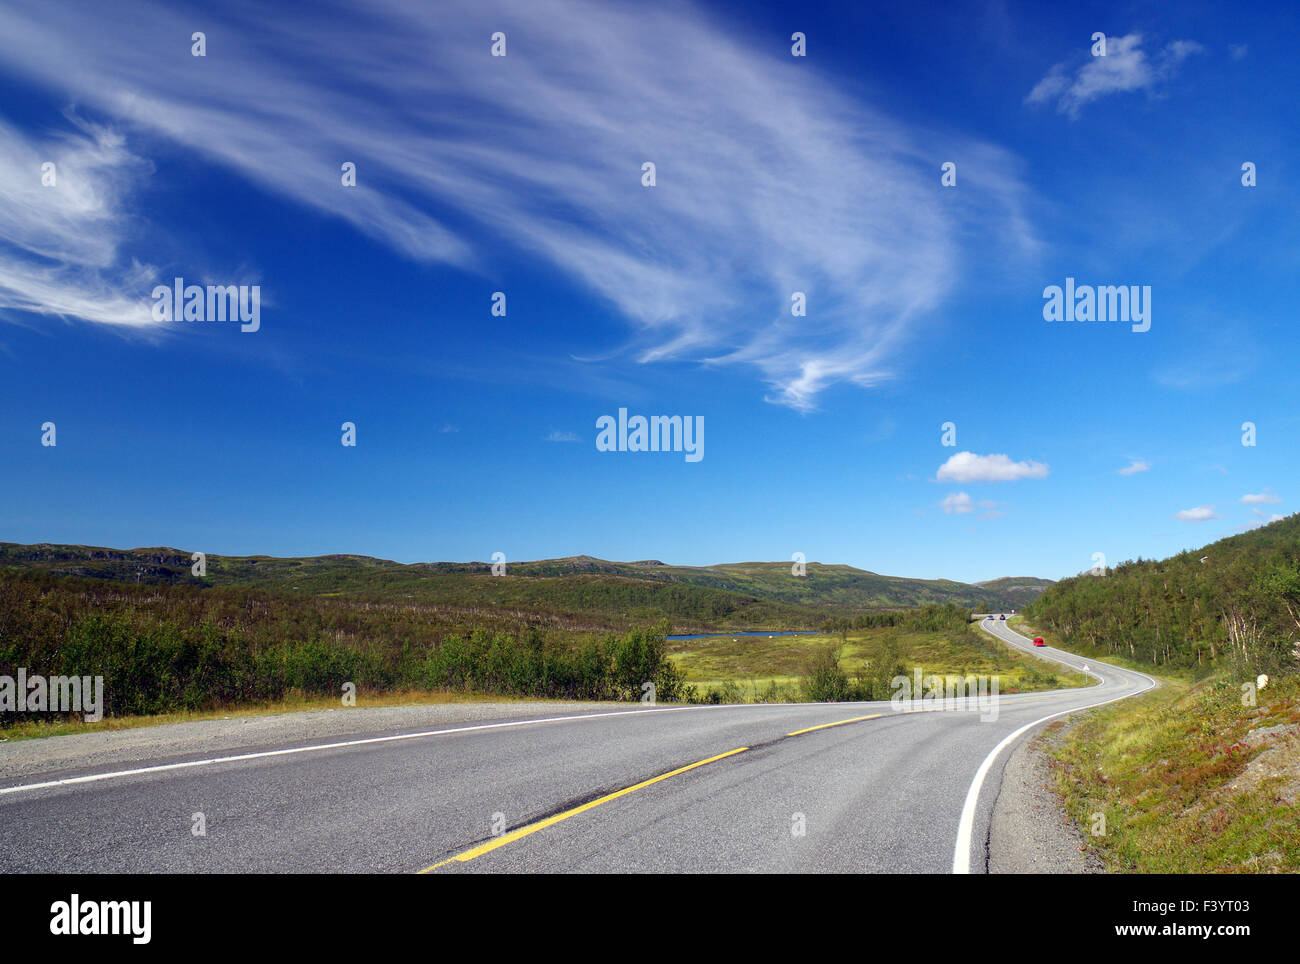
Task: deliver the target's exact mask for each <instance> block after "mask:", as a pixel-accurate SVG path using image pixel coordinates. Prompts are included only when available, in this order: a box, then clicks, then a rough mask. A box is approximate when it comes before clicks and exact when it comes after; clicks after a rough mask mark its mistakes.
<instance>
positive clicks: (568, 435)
mask: <svg viewBox="0 0 1300 964" xmlns="http://www.w3.org/2000/svg"><path fill="white" fill-rule="evenodd" d="M546 441H548V442H576V441H578V436H576V435H574V434H573V433H572V432H558V431H556V432H551V433H550V434H549V435H547V436H546Z"/></svg>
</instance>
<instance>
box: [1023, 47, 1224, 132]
mask: <svg viewBox="0 0 1300 964" xmlns="http://www.w3.org/2000/svg"><path fill="white" fill-rule="evenodd" d="M1204 49H1205V48H1204V47H1202V46H1201V45H1200V44H1198V43H1197V42H1196V41H1194V40H1175V41H1173V42H1172V43H1169V44H1166V45H1165V47H1164V48H1163V49H1161V50H1159V51H1157V52H1156V53H1155V54H1154V55H1153V56H1150V57H1148V55H1147V52H1146V51H1145V50H1143V49H1142V35H1141V34H1140V33H1131V34H1127V35H1125V36H1123V37H1109V38H1107V41H1106V56H1104V57H1094V56H1092V54H1091V51H1088V52H1087V53H1085V54H1084V55H1083V56H1084V60H1083V63H1082V66H1076V67H1073V68H1072V67H1071V66H1070V65H1069V64H1068V63H1065V62H1062V63H1059V64H1056V65H1055V66H1053V67H1052V69H1051V70H1049V71H1048V72H1047V74H1046V76H1044V77H1043V79H1042V80H1040V81H1039V82H1038V83H1037V84H1035V85H1034V89H1033V90H1031V91H1030V92H1029V94H1028V96H1026V97H1025V103H1026V104H1050V103H1053V102H1055V104H1056V109H1057V112H1058V113H1061V114H1068V115H1069V116H1070V117H1071V118H1075V117H1078V116H1079V111H1080V110H1081V109H1082V108H1083V106H1084V105H1085V104H1088V103H1091V102H1092V101H1094V100H1097V99H1098V98H1101V97H1105V96H1106V95H1108V94H1119V93H1125V92H1131V91H1136V90H1146V91H1148V92H1150V91H1153V90H1154V89H1155V88H1156V86H1157V85H1158V84H1160V83H1162V82H1164V81H1166V80H1168V79H1169V78H1170V77H1172V76H1173V74H1174V71H1175V69H1176V68H1177V67H1178V65H1179V64H1181V63H1182V62H1183V61H1184V60H1186V59H1187V58H1188V57H1190V56H1191V55H1192V54H1195V53H1200V52H1201V51H1203V50H1204Z"/></svg>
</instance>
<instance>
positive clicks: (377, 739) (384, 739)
mask: <svg viewBox="0 0 1300 964" xmlns="http://www.w3.org/2000/svg"><path fill="white" fill-rule="evenodd" d="M713 708H714V707H703V706H698V707H697V706H664V707H656V708H655V709H652V710H620V711H618V712H615V713H580V714H578V715H576V716H550V717H543V718H541V719H529V720H510V721H508V722H505V723H480V724H478V725H476V726H458V727H452V728H450V729H446V730H423V731H421V732H419V733H398V734H396V735H394V736H371V737H365V738H364V739H359V740H343V741H340V742H337V743H314V744H312V745H311V746H295V747H289V748H287V749H282V750H260V751H258V752H256V753H240V754H237V755H234V756H217V757H210V758H208V759H206V760H185V761H182V762H180V763H160V764H158V765H157V766H151V767H136V768H134V769H131V770H113V771H110V772H108V773H91V774H89V775H87V776H84V777H66V778H64V779H62V780H47V781H45V782H44V783H24V784H20V785H19V786H15V787H0V795H2V794H6V793H20V792H22V791H23V790H44V789H46V788H48V787H61V786H67V785H69V784H73V783H95V782H97V781H99V780H112V779H115V778H117V777H129V776H136V775H137V774H141V773H162V772H164V771H167V770H182V769H185V768H186V767H204V766H211V765H212V764H214V763H234V762H237V761H239V760H257V759H261V758H263V757H273V756H288V755H290V754H292V753H311V752H313V751H316V750H337V749H340V748H342V747H349V746H365V745H366V744H370V743H395V742H397V741H398V740H414V739H418V738H419V737H424V736H445V735H447V734H449V733H469V732H471V731H473V730H498V729H503V728H505V727H509V726H527V725H528V724H530V723H563V722H568V721H570V720H594V719H602V718H605V717H610V716H631V715H633V714H637V713H671V712H673V711H674V710H692V709H713Z"/></svg>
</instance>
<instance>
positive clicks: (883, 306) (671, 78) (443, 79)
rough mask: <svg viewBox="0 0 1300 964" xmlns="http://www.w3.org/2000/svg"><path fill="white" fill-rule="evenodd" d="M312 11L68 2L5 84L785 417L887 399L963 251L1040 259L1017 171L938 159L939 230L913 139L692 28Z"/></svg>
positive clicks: (737, 34)
mask: <svg viewBox="0 0 1300 964" xmlns="http://www.w3.org/2000/svg"><path fill="white" fill-rule="evenodd" d="M320 9H321V10H323V11H328V12H329V14H330V15H329V16H328V17H326V16H321V15H318V14H315V13H304V12H303V11H300V10H296V9H295V10H292V11H289V10H283V11H280V10H278V9H277V8H275V7H256V8H255V7H252V6H247V7H246V6H234V7H231V8H227V9H226V10H224V11H220V12H218V11H214V10H212V9H206V10H203V11H202V15H201V16H200V15H199V12H198V11H197V8H195V7H193V6H192V5H189V4H169V5H168V6H166V7H162V6H159V5H156V4H153V3H146V2H142V0H141V2H133V0H120V2H118V3H115V4H114V5H112V8H111V10H110V9H109V8H108V7H106V6H104V5H102V4H98V3H91V2H87V0H82V2H75V0H74V2H71V3H69V4H66V5H65V6H64V7H63V8H62V12H63V16H61V17H58V18H54V17H50V16H49V12H48V8H47V7H46V5H45V4H44V3H42V2H38V0H14V2H12V3H9V4H7V5H6V7H5V10H4V12H3V13H2V14H0V57H3V59H4V60H5V61H6V63H7V65H8V66H9V68H10V69H11V70H12V71H15V72H17V73H19V74H21V75H24V76H26V77H28V78H31V79H34V80H35V81H37V82H40V83H43V84H45V85H47V86H49V87H50V88H52V89H54V90H57V91H62V92H64V93H66V94H67V95H68V96H69V97H71V98H73V99H75V100H76V101H77V102H78V103H82V104H86V105H93V107H94V108H95V109H97V110H99V111H101V112H103V113H105V114H106V115H108V116H109V117H111V118H112V119H113V120H114V121H116V122H117V123H120V124H122V125H124V126H126V127H127V128H129V129H130V130H132V131H138V132H141V133H144V134H147V135H149V136H152V137H158V138H164V139H166V140H167V141H170V142H172V143H175V144H179V145H181V146H183V147H184V148H186V149H188V150H189V151H191V152H193V153H194V154H197V155H199V156H201V157H204V158H206V159H207V160H209V161H210V162H213V163H217V164H221V165H225V166H227V167H229V168H232V169H234V170H236V171H237V172H239V173H240V174H241V175H243V176H244V177H246V178H248V179H249V180H251V181H253V182H255V183H256V184H258V185H260V186H261V187H263V188H264V189H266V190H268V191H271V192H273V193H274V194H276V195H278V196H281V197H285V198H289V199H291V200H293V201H295V202H297V203H299V204H301V205H303V206H305V207H308V208H310V209H313V210H315V211H316V212H319V213H320V214H323V215H325V216H328V217H334V218H340V219H343V220H345V221H347V222H348V223H350V224H352V225H353V226H354V227H355V228H356V229H357V230H358V231H360V232H362V233H364V234H366V235H367V236H369V237H372V238H375V239H377V240H379V241H381V242H382V243H384V244H386V245H388V246H390V247H391V248H392V249H394V250H395V251H397V252H400V253H401V254H402V255H404V256H406V257H409V258H412V259H417V260H420V261H428V262H435V263H443V264H448V265H453V266H456V267H458V268H463V269H466V270H484V271H486V270H487V269H488V268H489V267H490V265H491V263H492V261H493V259H494V258H495V257H497V255H498V253H499V252H500V251H501V250H502V249H503V246H510V247H514V248H516V249H519V250H521V251H523V252H526V253H529V254H532V255H536V256H539V257H540V258H542V259H544V260H546V261H548V262H549V263H550V264H552V265H553V266H554V267H555V268H556V269H558V270H559V271H560V272H562V273H563V274H564V275H566V276H568V277H570V278H572V279H576V280H577V281H578V282H580V283H581V284H582V285H584V286H585V287H586V288H588V289H589V290H590V291H592V292H594V293H595V294H596V295H598V296H599V297H601V298H603V299H604V300H605V301H607V303H609V304H610V305H611V306H612V307H613V308H614V309H616V310H617V312H618V313H619V314H620V315H621V316H622V317H623V318H625V319H626V320H627V321H628V323H629V324H630V326H631V328H632V329H633V337H632V339H631V342H630V344H629V345H628V347H627V351H628V352H629V355H630V357H632V358H635V359H637V360H639V361H642V362H653V361H657V360H662V359H689V360H696V361H703V362H708V363H712V364H731V365H736V364H740V365H748V366H752V367H753V368H754V369H755V370H756V371H757V372H758V373H759V374H760V375H761V377H762V378H763V379H764V380H765V381H766V382H767V383H768V384H769V385H770V386H771V394H770V396H769V397H770V399H771V400H772V401H775V402H779V403H782V404H786V405H789V406H792V407H794V408H796V409H801V410H807V409H810V408H813V407H815V404H816V398H817V396H818V394H819V393H820V392H822V391H823V390H824V389H826V388H827V387H829V386H830V385H833V384H836V383H844V382H847V383H852V384H856V385H861V386H867V385H872V384H875V383H877V382H879V381H881V380H883V379H886V378H889V377H891V375H892V374H894V371H895V368H896V365H897V361H898V357H899V355H900V353H901V351H902V350H903V348H904V346H905V344H906V343H907V341H908V339H909V338H910V337H911V335H912V334H913V333H914V332H915V331H916V330H917V328H918V326H919V325H920V323H921V322H922V321H923V320H924V319H925V318H926V317H927V315H929V314H930V313H932V312H934V311H935V310H936V309H937V308H938V307H939V306H940V305H941V304H942V302H943V300H944V298H945V296H946V295H947V294H948V293H949V292H950V291H951V290H952V289H953V287H954V286H955V285H956V283H957V281H958V279H959V277H960V276H961V273H962V271H963V268H964V267H965V264H964V262H965V260H966V258H965V256H964V255H963V250H962V248H961V244H960V239H961V238H962V237H963V235H964V234H966V233H968V232H969V233H972V234H974V233H977V234H978V235H979V237H980V238H981V244H980V245H979V246H972V248H976V249H979V250H982V249H983V247H984V246H985V241H984V240H983V239H987V238H988V237H994V238H998V239H1001V240H1002V241H1003V242H1004V243H1005V249H1006V251H1010V252H1013V253H1024V252H1026V251H1030V250H1032V249H1033V248H1034V245H1035V244H1036V241H1035V239H1034V237H1033V232H1032V230H1031V228H1030V227H1029V226H1028V220H1027V219H1026V217H1025V215H1024V213H1023V205H1024V203H1025V198H1026V195H1027V192H1026V189H1025V188H1024V187H1023V184H1022V182H1021V181H1020V180H1019V179H1018V177H1017V176H1016V174H1015V173H1013V172H1015V171H1016V170H1017V168H1018V164H1017V162H1016V159H1015V158H1014V157H1013V156H1011V155H1009V154H1008V153H1007V152H1005V151H1002V150H1000V149H999V148H997V147H995V146H993V145H990V144H987V143H983V142H980V141H978V140H974V139H965V140H963V139H961V138H957V139H955V140H953V139H948V140H946V141H945V143H946V145H947V147H946V150H949V151H951V152H952V153H953V155H954V156H956V157H958V158H959V159H961V160H962V161H963V165H962V177H963V183H964V184H967V185H970V186H971V187H973V188H974V190H972V191H969V192H965V193H964V194H963V195H962V196H961V197H960V198H957V197H954V198H952V199H951V201H950V202H949V203H940V195H939V189H938V186H937V185H938V163H939V161H940V160H942V158H938V157H935V156H933V155H932V154H930V153H929V152H928V151H926V150H923V149H922V148H921V147H920V146H919V144H920V142H921V141H923V140H924V132H918V131H917V130H915V129H914V128H912V127H910V126H909V125H908V124H905V123H903V122H902V121H900V120H898V119H896V118H894V117H891V116H890V115H889V114H888V113H887V111H885V110H882V109H880V108H879V107H877V106H874V105H871V104H866V103H863V102H861V101H858V100H855V99H851V98H849V97H847V96H845V95H844V94H842V93H840V92H839V91H838V90H837V89H836V88H835V86H834V83H833V78H832V77H827V76H825V75H822V74H821V73H819V72H818V70H817V68H816V66H815V65H812V64H810V63H809V62H807V61H803V60H796V59H795V58H792V57H790V56H788V53H787V52H785V51H784V50H783V49H782V48H781V47H780V45H777V47H776V49H775V50H774V49H772V48H771V47H766V48H765V47H763V46H761V45H758V44H755V43H752V42H747V41H746V40H744V39H743V37H742V33H741V31H738V30H735V29H732V27H734V26H735V25H731V27H728V28H727V29H721V28H720V25H719V24H717V23H715V22H712V21H711V20H710V19H709V15H705V14H703V13H701V12H700V11H699V10H696V9H692V8H690V7H687V6H681V5H670V6H664V7H645V6H634V7H622V6H618V5H612V4H601V3H594V2H586V0H555V2H548V3H525V2H497V3H493V2H491V0H488V2H480V0H450V2H444V3H439V4H436V5H430V4H427V3H423V2H417V0H388V2H382V3H376V4H370V5H367V7H366V9H365V12H364V14H363V13H361V12H359V11H357V10H354V9H349V8H348V7H346V6H344V5H342V4H335V5H331V4H324V5H322V7H321V8H320ZM68 22H75V23H76V24H77V28H76V30H68V29H66V27H65V26H61V25H63V24H66V23H68ZM449 24H450V25H454V29H449V28H448V25H449ZM503 26H504V28H505V29H506V32H507V41H508V48H507V49H508V53H507V56H505V57H502V58H493V57H491V56H489V40H488V38H489V37H490V35H491V33H492V32H493V31H494V30H498V29H502V28H503ZM195 29H204V30H205V31H206V32H207V35H208V48H207V57H206V58H194V57H191V56H190V51H189V37H190V34H191V32H192V31H193V30H195ZM783 54H784V56H783ZM70 65H72V66H70ZM647 160H649V161H653V162H654V163H655V164H656V165H657V168H658V170H657V181H658V183H657V186H656V187H654V188H644V187H642V186H641V183H640V173H641V172H640V167H641V164H642V162H643V161H647ZM343 161H353V162H355V163H356V164H357V186H356V187H355V188H349V189H346V190H345V189H343V188H341V187H340V185H339V166H340V164H341V163H342V162H343ZM976 229H978V230H976ZM1004 253H1005V252H1004ZM796 290H799V291H804V292H806V293H807V295H808V299H809V316H808V317H807V318H796V317H792V316H791V314H790V310H789V306H790V294H791V292H793V291H796ZM92 320H94V319H92Z"/></svg>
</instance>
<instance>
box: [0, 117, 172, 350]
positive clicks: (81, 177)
mask: <svg viewBox="0 0 1300 964" xmlns="http://www.w3.org/2000/svg"><path fill="white" fill-rule="evenodd" d="M70 124H71V126H72V128H73V129H72V130H70V131H67V132H65V133H64V134H62V135H61V136H58V137H53V138H47V139H44V140H37V139H35V138H29V137H28V136H26V135H24V134H23V133H21V132H20V131H18V130H17V129H16V128H14V127H12V126H10V125H9V124H8V123H6V122H5V121H3V120H0V309H9V310H14V311H22V312H31V313H33V314H37V315H47V316H52V317H60V318H80V319H83V320H85V321H92V322H99V323H101V324H106V325H115V326H124V327H142V326H150V325H155V323H154V321H153V319H152V317H151V316H150V305H151V302H150V300H149V297H148V292H149V291H150V290H151V289H152V287H153V283H154V282H155V281H156V275H155V273H154V271H153V269H152V268H151V267H149V266H147V265H141V264H139V263H137V262H134V261H129V260H127V259H126V258H125V257H124V256H123V255H122V254H121V252H120V248H121V247H122V243H123V239H124V235H125V233H126V230H127V223H128V215H127V213H126V211H125V210H124V206H125V205H124V198H125V196H126V195H127V194H128V192H129V191H130V189H131V186H132V184H133V183H134V181H135V180H136V179H137V178H138V177H139V176H140V175H141V174H142V173H143V172H144V171H145V170H146V169H147V165H146V164H144V163H143V162H141V161H140V159H139V158H137V157H135V156H134V155H133V154H132V153H131V152H130V151H128V150H127V148H126V145H125V141H124V140H123V138H122V137H121V136H120V135H118V134H114V133H112V132H111V131H108V130H106V129H105V128H102V127H98V126H95V125H93V124H87V123H85V122H82V121H80V120H77V119H76V118H72V119H71V120H70ZM46 162H50V163H53V164H54V171H53V175H54V183H53V185H51V186H48V187H47V186H45V185H44V184H42V165H44V164H45V163H46ZM155 330H156V326H155Z"/></svg>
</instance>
